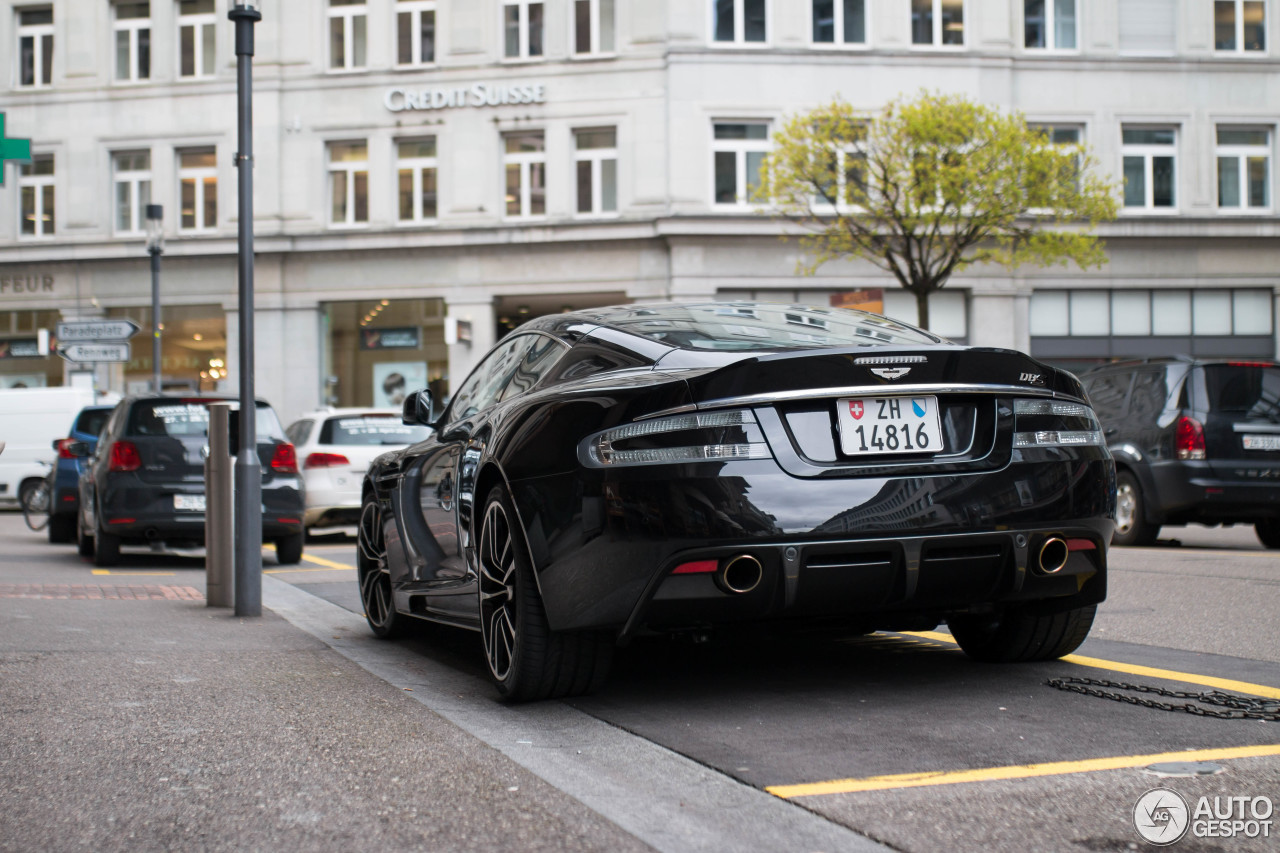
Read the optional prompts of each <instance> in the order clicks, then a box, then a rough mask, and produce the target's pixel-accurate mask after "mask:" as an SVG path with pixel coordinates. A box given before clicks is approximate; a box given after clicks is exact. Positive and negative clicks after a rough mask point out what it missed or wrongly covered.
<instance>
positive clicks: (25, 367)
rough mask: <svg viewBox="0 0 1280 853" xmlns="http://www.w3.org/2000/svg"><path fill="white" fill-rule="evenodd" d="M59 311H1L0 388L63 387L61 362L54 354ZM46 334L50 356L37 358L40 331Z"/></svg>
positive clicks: (38, 356) (60, 317) (62, 363)
mask: <svg viewBox="0 0 1280 853" xmlns="http://www.w3.org/2000/svg"><path fill="white" fill-rule="evenodd" d="M60 319H62V315H61V312H58V311H0V388H44V387H47V386H54V385H62V384H64V383H63V375H64V366H65V365H66V362H65V361H63V360H62V359H61V358H60V357H59V356H58V355H57V353H55V352H54V351H53V347H54V344H55V341H54V340H53V333H54V330H55V329H56V327H57V325H58V321H59V320H60ZM41 329H45V330H47V331H48V333H49V337H50V341H49V354H48V355H39V354H38V353H39V349H38V343H39V337H40V330H41Z"/></svg>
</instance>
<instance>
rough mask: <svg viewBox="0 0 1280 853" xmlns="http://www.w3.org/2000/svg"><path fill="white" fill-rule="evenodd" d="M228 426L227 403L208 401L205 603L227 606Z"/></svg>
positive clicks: (229, 581) (229, 539)
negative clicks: (209, 402)
mask: <svg viewBox="0 0 1280 853" xmlns="http://www.w3.org/2000/svg"><path fill="white" fill-rule="evenodd" d="M230 426H231V404H230V403H211V404H210V405H209V453H208V456H206V457H205V460H204V484H205V514H204V549H205V558H204V571H205V601H206V603H207V604H208V606H209V607H231V606H232V603H233V602H234V596H233V592H234V590H233V587H232V584H233V582H234V575H233V573H232V565H233V562H232V558H233V556H234V553H235V552H234V538H233V536H234V531H233V529H232V527H233V521H234V513H233V511H232V507H231V478H232V472H233V470H234V469H233V468H232V465H231V430H230Z"/></svg>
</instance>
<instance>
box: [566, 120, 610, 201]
mask: <svg viewBox="0 0 1280 853" xmlns="http://www.w3.org/2000/svg"><path fill="white" fill-rule="evenodd" d="M573 141H574V148H575V149H576V150H575V152H574V159H575V161H576V164H577V170H578V213H579V214H582V215H591V214H604V213H617V212H618V133H617V131H616V130H615V129H614V128H612V127H608V128H596V129H593V130H575V131H574V132H573Z"/></svg>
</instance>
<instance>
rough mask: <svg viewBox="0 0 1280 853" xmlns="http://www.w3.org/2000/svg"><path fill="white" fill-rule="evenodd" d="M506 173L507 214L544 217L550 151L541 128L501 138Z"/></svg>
mask: <svg viewBox="0 0 1280 853" xmlns="http://www.w3.org/2000/svg"><path fill="white" fill-rule="evenodd" d="M502 143H503V150H504V152H505V153H504V154H503V157H502V165H503V166H504V167H505V169H506V173H507V181H506V186H507V198H506V201H507V217H508V218H512V219H516V218H523V217H529V216H544V215H545V214H546V212H547V181H546V178H547V175H546V169H547V150H546V145H545V143H544V140H543V136H542V131H540V130H539V131H531V132H523V133H508V134H506V135H505V136H503V137H502Z"/></svg>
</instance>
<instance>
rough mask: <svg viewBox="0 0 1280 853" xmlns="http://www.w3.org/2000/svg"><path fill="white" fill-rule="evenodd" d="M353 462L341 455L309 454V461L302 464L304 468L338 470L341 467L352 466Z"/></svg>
mask: <svg viewBox="0 0 1280 853" xmlns="http://www.w3.org/2000/svg"><path fill="white" fill-rule="evenodd" d="M350 464H351V460H350V459H348V458H347V457H345V456H343V455H342V454H341V453H309V454H307V459H306V461H305V462H303V463H302V467H303V468H337V467H338V466H340V465H350Z"/></svg>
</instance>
